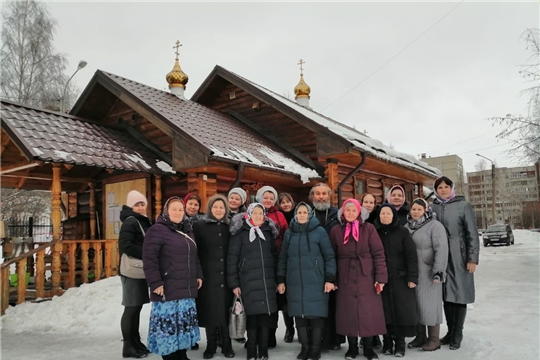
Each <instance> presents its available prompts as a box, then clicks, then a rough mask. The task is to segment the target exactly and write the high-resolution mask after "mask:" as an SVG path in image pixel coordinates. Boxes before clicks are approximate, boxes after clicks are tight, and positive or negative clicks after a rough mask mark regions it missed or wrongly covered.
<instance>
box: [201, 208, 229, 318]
mask: <svg viewBox="0 0 540 360" xmlns="http://www.w3.org/2000/svg"><path fill="white" fill-rule="evenodd" d="M193 232H194V234H195V242H196V243H197V248H198V251H199V260H200V262H201V267H202V271H203V275H204V282H203V285H202V287H201V288H200V289H199V296H198V297H197V314H198V319H199V326H200V327H214V326H227V325H228V323H229V308H230V307H231V305H232V301H233V292H232V290H231V289H230V288H229V286H228V285H227V253H228V250H229V240H230V238H231V233H230V232H229V221H228V219H226V221H224V222H222V221H216V220H215V219H211V218H206V219H204V220H200V221H198V222H196V223H195V225H194V226H193Z"/></svg>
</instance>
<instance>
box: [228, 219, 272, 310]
mask: <svg viewBox="0 0 540 360" xmlns="http://www.w3.org/2000/svg"><path fill="white" fill-rule="evenodd" d="M242 215H243V214H238V215H236V216H235V217H233V218H232V220H231V227H230V229H231V234H232V237H231V241H230V243H229V254H228V258H227V282H228V284H229V287H230V288H231V289H235V288H237V287H239V288H240V290H241V292H242V295H241V296H242V301H243V302H244V307H245V309H246V314H247V315H259V314H268V315H270V314H272V313H275V312H277V310H278V309H277V303H276V267H277V250H276V245H275V242H274V238H275V237H277V236H278V234H279V231H278V229H277V227H276V225H275V224H274V223H273V222H270V221H268V220H266V221H265V222H264V223H263V224H262V225H261V230H262V232H263V235H264V237H265V239H261V238H260V237H259V236H258V235H257V238H256V239H255V240H254V241H253V242H251V241H249V230H250V227H249V225H248V224H247V223H246V221H245V220H244V219H243V216H242Z"/></svg>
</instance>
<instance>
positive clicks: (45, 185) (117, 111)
mask: <svg viewBox="0 0 540 360" xmlns="http://www.w3.org/2000/svg"><path fill="white" fill-rule="evenodd" d="M178 46H179V43H178V42H177V51H176V59H175V62H174V66H173V69H172V71H170V72H169V73H168V74H167V76H166V80H167V82H168V84H169V89H170V92H166V91H162V90H158V89H155V88H152V87H149V86H146V85H143V84H141V83H138V82H136V81H134V80H129V79H126V78H123V77H121V76H118V75H114V74H111V73H107V72H104V71H101V70H98V71H96V73H95V75H94V76H93V78H92V80H91V81H90V83H89V84H88V85H87V86H86V88H85V89H84V91H83V93H82V95H81V96H80V97H79V99H78V100H77V102H76V104H75V105H74V106H73V108H72V109H71V111H70V113H69V114H63V113H58V112H54V111H47V110H43V109H36V108H32V107H28V106H23V105H21V104H16V103H13V102H10V101H5V100H2V108H1V116H0V118H1V126H2V129H1V161H2V164H1V173H0V181H1V182H2V187H9V188H18V189H37V190H51V192H52V195H53V200H52V215H51V218H52V225H53V242H52V243H46V244H41V245H40V244H38V245H40V246H39V247H38V248H36V249H34V250H32V251H31V252H30V253H31V254H30V255H28V254H29V253H27V254H25V256H23V257H21V258H14V259H11V260H9V261H7V262H5V263H4V264H3V265H2V279H7V278H8V277H9V276H10V273H9V267H10V265H12V264H16V265H17V271H18V272H19V273H20V277H19V278H21V277H22V276H24V275H25V274H24V272H25V271H26V270H25V269H28V267H30V265H29V264H27V261H28V262H33V256H32V255H34V254H36V256H37V257H36V258H37V261H36V264H32V265H31V266H32V267H33V270H34V271H33V272H35V273H36V275H35V291H36V294H35V295H36V297H47V296H52V295H54V294H59V293H61V292H62V289H67V288H69V287H71V286H75V285H76V283H77V282H78V279H80V280H81V281H82V282H88V281H91V280H90V278H89V274H90V273H92V274H93V275H94V277H93V278H92V279H93V280H99V278H100V277H108V276H111V275H114V274H115V273H116V264H117V261H118V259H117V251H116V239H117V238H118V232H119V228H120V222H119V219H118V214H119V210H120V209H121V206H122V205H123V203H124V201H125V198H126V194H127V192H128V191H130V190H133V189H136V190H139V191H141V192H142V193H144V194H146V195H147V198H148V199H149V201H150V203H149V206H148V211H149V216H152V217H155V216H157V215H159V214H160V213H161V210H162V204H163V203H164V201H165V200H166V198H168V197H170V196H173V195H178V196H184V195H185V194H187V193H188V192H197V193H198V194H199V195H200V197H201V199H202V202H203V206H202V209H205V203H206V201H207V199H208V198H209V197H211V196H213V195H214V194H217V193H219V194H223V195H226V194H227V193H228V191H229V190H230V189H231V188H233V187H236V186H240V187H242V188H244V189H245V190H246V192H247V193H248V202H249V201H253V200H254V194H255V193H256V192H257V190H258V189H259V188H260V187H262V186H263V185H271V186H273V187H275V188H276V189H277V191H278V192H288V193H290V194H291V195H292V196H293V198H294V199H295V200H306V199H307V197H308V194H309V190H310V188H311V187H312V186H313V185H314V184H316V183H319V182H325V183H327V184H328V185H329V186H330V187H331V188H332V189H333V197H332V202H333V204H334V205H336V206H339V204H341V203H342V202H343V200H345V199H348V198H357V199H358V198H359V197H360V196H361V195H362V194H363V193H365V192H371V193H373V194H374V195H375V196H376V197H377V200H378V201H379V202H380V201H382V200H383V197H384V194H385V193H386V191H387V190H388V189H389V188H390V187H391V186H392V185H394V184H400V185H402V186H403V187H404V188H405V190H406V197H407V200H408V201H411V200H412V199H413V198H415V197H418V196H423V187H424V185H431V184H432V182H433V180H434V179H435V178H436V177H437V176H438V175H439V174H440V173H439V171H438V170H437V169H435V168H432V167H429V166H428V165H427V164H425V163H423V162H421V161H419V160H417V159H416V158H415V157H414V156H412V155H408V154H404V153H400V152H397V151H395V150H394V149H391V148H390V147H387V146H385V145H384V144H383V143H382V142H381V141H379V140H376V139H373V138H371V137H369V136H367V135H365V134H364V133H362V132H359V131H357V130H356V129H354V128H351V127H349V126H347V125H344V124H342V123H340V122H339V121H337V120H334V119H331V118H329V117H327V116H324V115H323V114H320V113H318V112H316V111H315V110H313V109H311V108H310V106H309V99H310V93H311V89H310V87H309V86H308V85H307V84H306V82H305V80H304V75H303V72H302V69H301V72H300V81H299V83H298V85H297V86H296V87H295V89H294V93H295V100H296V101H292V100H290V99H287V98H285V97H283V96H281V95H278V94H277V93H275V92H273V91H272V90H270V89H267V88H265V87H264V86H262V85H260V84H257V83H255V82H253V81H250V80H248V79H246V78H243V77H242V76H240V75H238V74H235V73H234V72H231V71H229V70H227V69H224V68H223V67H220V66H218V65H216V66H215V68H214V69H213V70H212V72H211V73H210V74H209V75H208V77H207V78H206V80H205V81H204V82H203V83H202V85H201V86H200V87H199V89H197V90H196V91H195V93H194V95H193V96H192V97H191V99H186V98H185V97H184V90H185V87H186V84H187V82H188V76H187V75H186V74H185V73H184V72H183V71H182V69H181V67H180V63H179V58H178ZM300 65H302V61H300ZM23 262H24V264H23ZM45 270H49V271H51V272H52V276H51V279H46V278H45V275H44V273H45ZM25 286H26V285H25V284H24V282H22V281H21V282H19V284H18V288H17V291H16V294H15V295H14V294H13V289H10V288H9V281H7V282H6V281H3V282H2V300H3V301H2V311H4V310H5V309H6V308H7V305H6V304H7V301H8V300H9V296H10V292H11V295H12V296H16V298H17V300H16V301H17V302H22V301H25V299H27V298H29V296H30V295H29V294H28V291H27V290H28V289H27V288H26V287H25ZM23 288H24V289H23ZM4 300H6V301H4Z"/></svg>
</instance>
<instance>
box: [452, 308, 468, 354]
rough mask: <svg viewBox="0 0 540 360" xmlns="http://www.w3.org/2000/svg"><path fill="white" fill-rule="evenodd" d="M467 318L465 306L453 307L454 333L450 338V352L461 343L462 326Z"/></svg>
mask: <svg viewBox="0 0 540 360" xmlns="http://www.w3.org/2000/svg"><path fill="white" fill-rule="evenodd" d="M466 317H467V306H455V307H454V331H453V332H452V337H451V338H450V350H457V349H459V348H460V347H461V342H462V341H463V325H464V324H465V318H466Z"/></svg>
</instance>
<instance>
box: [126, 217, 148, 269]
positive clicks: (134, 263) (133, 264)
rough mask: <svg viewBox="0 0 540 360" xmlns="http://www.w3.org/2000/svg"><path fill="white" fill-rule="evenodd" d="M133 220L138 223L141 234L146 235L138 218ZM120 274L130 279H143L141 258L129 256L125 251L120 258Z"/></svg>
mask: <svg viewBox="0 0 540 360" xmlns="http://www.w3.org/2000/svg"><path fill="white" fill-rule="evenodd" d="M130 217H132V216H130ZM133 218H134V216H133ZM128 219H129V217H128ZM126 220H127V219H126ZM135 220H136V221H137V224H139V227H140V228H141V231H142V234H143V236H144V235H146V234H145V232H144V229H143V228H142V225H141V223H140V222H139V220H137V219H135ZM120 274H121V275H123V276H125V277H128V278H131V279H144V269H143V262H142V260H141V259H137V258H134V257H132V256H129V255H127V254H126V253H124V254H122V257H121V258H120Z"/></svg>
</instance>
